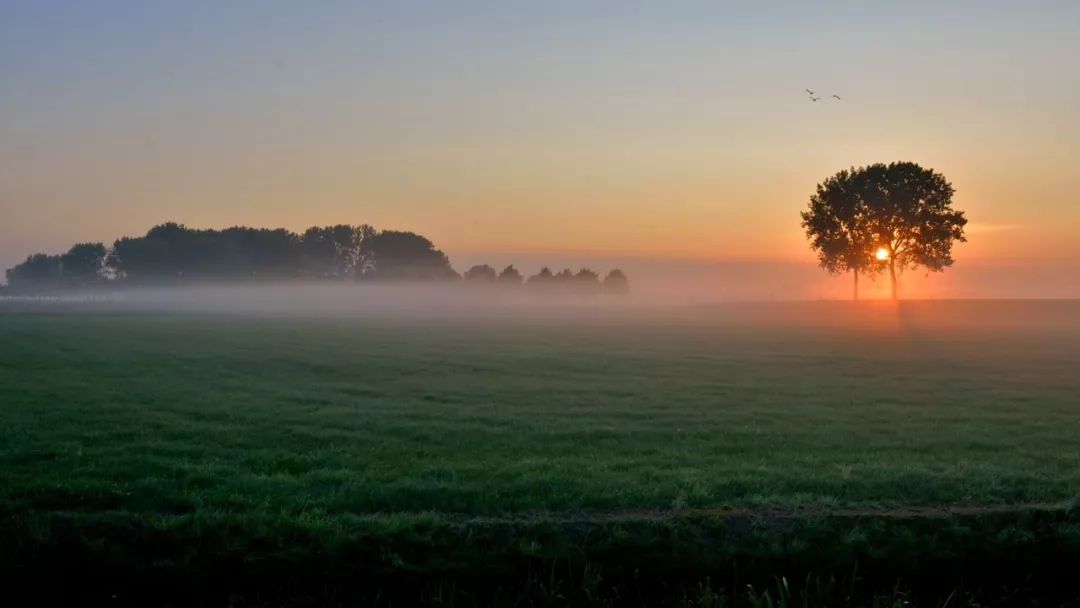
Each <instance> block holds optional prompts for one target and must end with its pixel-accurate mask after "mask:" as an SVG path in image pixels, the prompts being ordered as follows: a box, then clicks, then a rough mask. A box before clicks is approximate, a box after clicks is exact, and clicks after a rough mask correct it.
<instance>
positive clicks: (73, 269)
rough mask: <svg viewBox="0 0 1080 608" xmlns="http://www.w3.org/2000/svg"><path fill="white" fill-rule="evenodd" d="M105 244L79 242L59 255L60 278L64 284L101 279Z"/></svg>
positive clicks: (85, 282)
mask: <svg viewBox="0 0 1080 608" xmlns="http://www.w3.org/2000/svg"><path fill="white" fill-rule="evenodd" d="M105 256H106V250H105V245H104V244H102V243H79V244H77V245H74V246H73V247H72V248H71V249H69V250H68V252H67V253H65V254H64V255H62V256H60V280H61V281H62V282H63V283H64V284H66V285H90V284H94V283H97V282H99V281H101V280H102V278H103V276H102V273H103V272H104V269H105Z"/></svg>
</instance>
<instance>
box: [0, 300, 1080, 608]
mask: <svg viewBox="0 0 1080 608" xmlns="http://www.w3.org/2000/svg"><path fill="white" fill-rule="evenodd" d="M1078 319H1080V305H1078V304H1077V303H1072V302H1013V303H1008V302H1006V303H989V302H940V303H934V302H913V303H904V304H900V305H894V304H891V303H873V302H868V303H863V304H861V305H856V304H842V303H805V304H794V303H793V304H766V305H729V306H711V307H682V308H656V309H649V310H622V311H614V312H609V311H604V310H596V309H593V310H588V311H585V312H583V313H577V312H575V313H572V314H564V313H562V312H552V311H543V310H537V311H530V312H528V314H526V313H520V314H518V313H515V314H475V315H470V314H462V315H457V316H452V315H431V316H423V315H414V316H411V317H401V316H398V317H392V316H385V317H381V316H378V315H355V316H345V315H300V314H292V315H244V316H241V315H235V314H209V313H191V312H183V313H181V312H175V311H174V312H168V311H110V310H109V309H108V307H104V310H102V309H95V310H94V311H90V312H78V311H72V310H68V309H64V310H52V309H43V310H35V309H30V310H14V309H12V308H11V307H9V308H8V309H7V310H5V311H3V312H0V515H3V517H4V520H5V521H6V522H7V524H6V525H5V526H4V531H3V532H2V534H0V567H2V568H3V572H4V577H5V579H6V580H7V581H8V582H13V581H14V582H18V583H19V584H21V585H30V584H31V583H33V584H34V585H37V586H38V587H39V588H46V589H48V588H50V584H49V582H48V581H50V580H51V581H53V584H52V586H51V589H52V591H54V592H60V591H62V592H63V593H66V594H68V595H67V596H66V597H69V598H71V597H77V598H79V599H80V600H81V601H99V600H100V601H102V602H104V601H105V600H103V599H102V598H106V599H108V598H111V599H112V600H113V601H114V602H124V601H130V602H139V603H145V602H146V600H147V599H148V598H152V597H155V596H156V595H155V594H167V592H169V590H171V592H172V593H184V594H189V595H188V597H189V599H191V600H192V601H195V602H197V603H198V602H210V603H212V602H214V601H218V600H222V598H226V599H229V601H230V602H232V603H233V604H234V605H248V604H250V605H260V604H266V605H276V604H281V603H295V604H303V605H344V604H347V603H349V602H353V601H361V600H362V601H363V602H364V603H378V602H380V601H382V602H386V603H393V602H394V601H396V602H397V603H398V604H399V605H401V604H408V603H411V602H413V601H420V600H418V599H417V598H421V599H422V600H423V601H424V603H438V602H442V603H444V604H470V605H471V604H477V603H505V602H508V601H510V600H513V601H512V603H516V604H538V603H544V602H549V603H551V604H553V605H557V604H564V603H577V604H612V603H614V604H618V603H635V602H645V601H650V602H651V601H663V602H669V603H670V602H681V603H683V604H690V605H709V604H714V605H715V604H717V603H721V602H727V603H731V602H734V603H739V602H749V603H750V604H752V605H765V604H761V603H760V602H763V601H764V597H765V595H768V597H769V601H776V600H777V598H780V597H787V598H789V599H790V597H793V596H794V595H799V596H800V597H809V596H813V595H814V594H817V595H818V596H821V597H823V598H826V599H824V600H822V603H828V604H833V603H844V602H846V603H851V604H852V605H863V604H860V603H859V602H863V601H864V600H865V602H864V603H868V602H871V601H877V600H876V599H873V598H879V595H874V594H878V593H879V592H881V593H885V595H883V596H880V597H882V598H886V599H881V601H882V602H886V601H887V602H892V603H893V604H895V605H899V604H896V602H902V601H907V600H906V599H904V598H908V599H910V598H911V597H915V596H912V595H904V594H905V593H907V594H920V593H921V594H923V595H921V596H918V597H919V598H921V599H922V600H925V601H926V602H928V603H935V602H937V603H939V605H940V602H942V601H945V600H944V599H943V598H948V597H950V596H952V595H955V594H956V593H957V591H956V590H957V589H960V588H962V589H965V591H964V593H968V592H969V591H970V593H971V594H972V595H971V597H972V598H975V597H984V596H985V595H986V594H987V593H990V594H997V595H994V597H996V598H999V599H1000V598H1001V597H1005V595H1003V594H1006V590H1007V589H1021V588H1024V586H1028V588H1027V589H1026V591H1025V593H1030V591H1031V589H1030V586H1031V585H1042V586H1043V591H1046V589H1050V588H1054V589H1055V591H1054V592H1053V593H1054V594H1057V593H1058V590H1056V585H1057V583H1058V582H1060V579H1058V578H1055V577H1056V576H1057V575H1058V574H1061V573H1062V572H1063V571H1064V570H1065V569H1067V565H1068V563H1070V560H1074V559H1075V557H1076V553H1078V552H1080V512H1078V511H1077V510H1076V509H1075V508H1074V506H1073V501H1074V499H1075V498H1076V497H1077V496H1078V494H1080V441H1078V440H1077V438H1078V437H1080V397H1078V395H1080V376H1078V374H1077V370H1080V320H1078ZM1073 563H1074V562H1073ZM1018 564H1022V566H1018ZM1018 567H1022V571H1019V570H1017V568H1018ZM853 569H854V570H853ZM56 581H63V583H64V584H62V585H61V586H60V587H57V586H56V585H55V582H56ZM898 581H900V582H904V581H906V582H907V584H909V585H911V586H912V588H911V589H910V590H907V591H903V590H901V587H900V586H898ZM268 582H271V583H272V584H269V585H268ZM747 585H749V587H748V586H747ZM792 586H794V587H797V589H796V590H795V591H792V590H790V589H789V587H792ZM856 587H859V588H860V589H861V588H863V587H865V591H866V594H864V595H859V593H860V592H857V591H856ZM883 589H884V590H885V591H884V592H883V591H882V590H883ZM890 589H892V591H889V590H890ZM769 590H771V593H770V591H769ZM500 593H501V594H503V595H499V594H500ZM1047 593H1049V592H1048V591H1047ZM415 594H420V595H415ZM856 597H858V598H861V599H853V598H856ZM965 597H967V596H965ZM1055 597H1057V595H1055ZM867 598H871V599H867ZM841 599H843V600H844V601H843V602H841V601H840V600H841ZM952 601H954V602H956V603H957V604H958V603H960V599H955V600H952ZM972 601H973V602H974V601H975V600H974V599H972ZM980 601H981V600H980ZM810 603H812V602H810ZM954 605H956V604H954Z"/></svg>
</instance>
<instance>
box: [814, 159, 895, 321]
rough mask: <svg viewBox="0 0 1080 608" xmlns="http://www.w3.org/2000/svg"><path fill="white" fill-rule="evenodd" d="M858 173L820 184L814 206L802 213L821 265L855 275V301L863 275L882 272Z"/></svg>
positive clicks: (838, 271) (835, 176)
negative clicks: (875, 255) (875, 250)
mask: <svg viewBox="0 0 1080 608" xmlns="http://www.w3.org/2000/svg"><path fill="white" fill-rule="evenodd" d="M857 181H858V180H857V179H856V174H855V171H854V170H853V171H846V170H845V171H840V172H838V173H837V174H836V175H833V176H832V177H829V178H828V179H826V180H825V181H824V182H823V183H821V184H818V186H817V192H816V193H815V194H814V195H813V196H811V197H810V207H809V209H808V210H807V211H804V212H802V226H803V229H805V231H806V236H807V238H809V239H810V247H811V248H812V249H814V250H815V251H816V252H817V255H818V263H819V264H820V266H821V267H822V268H824V269H825V270H827V271H828V272H829V273H831V274H839V273H842V272H851V273H852V276H853V277H854V292H853V293H854V299H856V300H858V299H859V274H860V273H862V274H867V275H872V274H876V273H878V272H880V271H881V270H882V268H883V267H882V265H881V264H879V263H877V262H876V260H875V258H874V245H875V238H874V235H873V232H872V230H871V229H870V226H869V224H868V223H867V222H866V218H867V216H868V215H869V212H868V209H867V205H866V202H865V201H864V200H863V199H862V197H861V196H860V193H859V191H858V183H857Z"/></svg>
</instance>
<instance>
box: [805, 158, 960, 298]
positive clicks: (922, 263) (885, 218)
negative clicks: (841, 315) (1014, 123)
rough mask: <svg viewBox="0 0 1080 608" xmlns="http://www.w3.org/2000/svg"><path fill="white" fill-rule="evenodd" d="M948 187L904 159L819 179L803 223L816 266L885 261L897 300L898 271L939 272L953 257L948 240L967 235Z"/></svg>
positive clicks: (871, 267)
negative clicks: (815, 259)
mask: <svg viewBox="0 0 1080 608" xmlns="http://www.w3.org/2000/svg"><path fill="white" fill-rule="evenodd" d="M953 193H954V190H953V187H952V184H950V183H949V182H948V180H946V179H945V177H944V176H942V175H941V174H940V173H936V172H935V171H933V170H931V169H924V168H923V167H920V166H919V165H917V164H915V163H911V162H895V163H891V164H888V165H885V164H875V165H870V166H867V167H861V168H858V169H852V170H850V171H841V172H839V173H837V174H836V175H834V176H833V177H831V178H829V179H827V180H825V182H824V183H822V184H820V185H818V190H817V193H816V194H815V195H814V196H812V197H811V198H810V208H809V210H808V211H806V212H804V213H803V214H802V218H803V227H804V228H805V229H806V233H807V236H808V237H809V238H810V241H811V247H813V248H814V249H815V250H816V251H817V252H818V259H819V261H820V262H821V266H822V267H823V268H825V269H826V270H829V271H831V272H838V271H846V270H852V271H854V272H856V273H858V272H860V271H861V272H863V273H871V274H872V273H875V272H879V271H881V270H884V269H885V268H888V270H889V278H890V284H891V291H892V297H893V299H896V298H897V284H896V273H897V271H898V270H899V271H903V270H905V269H914V268H919V267H922V268H925V269H926V270H928V271H931V272H940V271H942V270H944V269H945V268H948V267H949V266H951V265H952V264H953V258H952V247H953V244H954V243H955V242H957V241H961V242H962V241H965V240H966V238H965V237H964V226H965V225H966V224H967V219H966V218H965V217H964V213H963V212H962V211H957V210H955V209H953V208H952V196H953ZM856 277H857V274H856ZM857 285H858V283H857V279H856V290H857ZM856 293H857V291H856Z"/></svg>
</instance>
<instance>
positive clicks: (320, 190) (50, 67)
mask: <svg viewBox="0 0 1080 608" xmlns="http://www.w3.org/2000/svg"><path fill="white" fill-rule="evenodd" d="M807 87H808V88H811V89H816V90H817V91H819V92H820V93H822V94H824V95H825V96H827V95H829V94H831V93H834V92H835V93H837V94H839V95H840V96H842V97H843V101H842V102H826V101H825V100H822V101H821V102H818V103H810V102H809V101H808V100H807V98H806V95H805V93H803V89H804V88H807ZM1078 154H1080V2H1076V1H1075V0H1068V1H1059V2H1024V3H1021V2H1015V1H994V0H982V1H978V2H974V1H972V2H946V3H940V2H919V1H908V2H856V1H850V2H814V3H811V2H770V3H761V2H739V3H726V2H719V1H715V0H714V1H708V2H705V1H702V2H675V1H672V2H635V1H627V0H623V1H619V2H582V1H574V2H563V1H545V2H510V1H501V2H496V1H490V2H464V1H456V2H449V1H447V2H435V1H431V2H409V1H403V0H399V1H396V2H317V3H305V2H286V1H260V2H239V1H237V2H150V1H135V0H132V1H124V2H120V1H109V0H98V1H94V2H82V1H78V2H76V1H72V2H55V1H49V0H36V1H34V2H21V1H20V2H14V1H8V0H0V266H2V267H4V268H6V267H8V266H10V265H12V264H13V263H15V262H17V261H19V260H21V259H22V258H23V257H25V256H26V255H27V254H28V253H31V252H33V251H48V252H57V251H60V250H62V249H65V248H66V247H67V246H68V245H70V244H71V243H73V242H75V241H86V240H102V241H106V242H111V241H112V240H113V239H114V238H116V237H117V236H121V235H125V234H141V233H143V232H145V231H146V229H147V228H148V227H149V226H151V225H152V224H155V223H160V222H162V221H166V220H175V221H179V222H183V223H186V224H188V225H191V226H198V227H224V226H227V225H233V224H246V225H254V226H285V227H288V228H292V229H302V228H304V227H306V226H308V225H311V224H326V223H342V222H347V223H360V222H367V223H372V224H375V225H376V226H379V227H386V228H407V229H412V230H416V231H418V232H422V233H424V234H426V235H427V236H429V237H431V238H432V239H433V240H434V241H435V242H436V243H437V244H438V245H439V246H440V247H442V248H443V249H444V250H446V251H447V252H448V253H450V254H451V257H452V258H454V260H455V262H458V260H459V259H460V260H472V259H474V258H475V259H486V258H492V259H500V260H501V259H504V258H505V259H521V258H522V257H525V258H529V259H531V258H532V257H535V258H537V259H540V258H543V257H544V256H555V257H557V256H562V257H564V258H566V257H572V258H574V259H575V260H578V259H581V260H585V261H588V260H589V259H593V258H595V259H598V260H599V259H616V260H617V259H623V258H626V259H647V260H698V261H702V260H704V261H710V260H711V261H715V262H717V263H728V262H730V261H732V260H743V261H749V262H753V263H758V262H761V261H772V262H776V263H783V264H796V265H799V264H802V265H806V264H811V263H812V262H813V256H812V254H811V253H810V251H809V250H808V249H807V247H806V243H805V240H804V238H803V236H802V233H801V230H800V228H799V225H798V222H799V218H798V212H799V211H800V210H801V209H802V208H803V207H804V206H805V204H806V200H807V198H808V196H809V195H810V194H811V193H812V191H813V189H814V185H815V184H816V183H817V182H819V181H821V180H822V179H823V178H824V177H826V176H827V175H829V174H830V173H832V172H834V171H836V170H838V169H841V168H845V167H848V166H851V165H861V164H866V163H871V162H878V161H886V162H887V161H892V160H913V161H916V162H919V163H922V164H923V165H924V166H929V167H932V168H934V169H936V170H938V171H941V172H942V173H944V174H945V175H946V176H947V177H948V178H950V179H951V180H952V182H953V184H954V185H955V186H956V188H957V196H956V199H955V203H956V205H957V206H958V207H959V208H961V209H963V210H965V211H966V212H967V213H968V216H969V218H970V219H971V222H972V223H971V227H970V231H969V232H970V240H971V242H970V243H968V244H965V245H962V246H960V247H959V248H958V250H957V259H958V262H957V264H958V266H957V268H958V269H959V268H960V267H961V266H962V265H963V264H965V263H967V264H969V265H972V266H979V267H981V268H984V269H985V268H987V267H988V265H990V266H993V265H994V264H998V265H999V266H1000V267H1001V268H1011V269H1013V270H1009V272H1014V271H1015V267H1016V265H1017V264H1020V265H1024V264H1027V265H1029V266H1034V265H1038V266H1040V267H1042V268H1046V267H1048V266H1049V267H1055V265H1056V266H1057V267H1060V268H1062V269H1075V268H1080V265H1078V264H1077V260H1080V243H1078V242H1077V236H1078V235H1080V230H1078V229H1080V204H1078V203H1080V195H1078V192H1080V183H1078V182H1080V171H1078V170H1077V169H1076V159H1077V156H1078ZM485 256H486V257H485ZM515 256H517V257H515ZM457 265H458V266H461V265H462V264H461V263H457ZM1002 272H1004V270H1003V271H1002ZM971 280H974V279H971ZM975 293H976V294H977V293H978V290H977V289H976V290H975ZM995 293H997V292H995ZM804 295H805V294H804ZM810 295H813V292H810ZM1077 295H1080V293H1078V294H1077Z"/></svg>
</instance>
